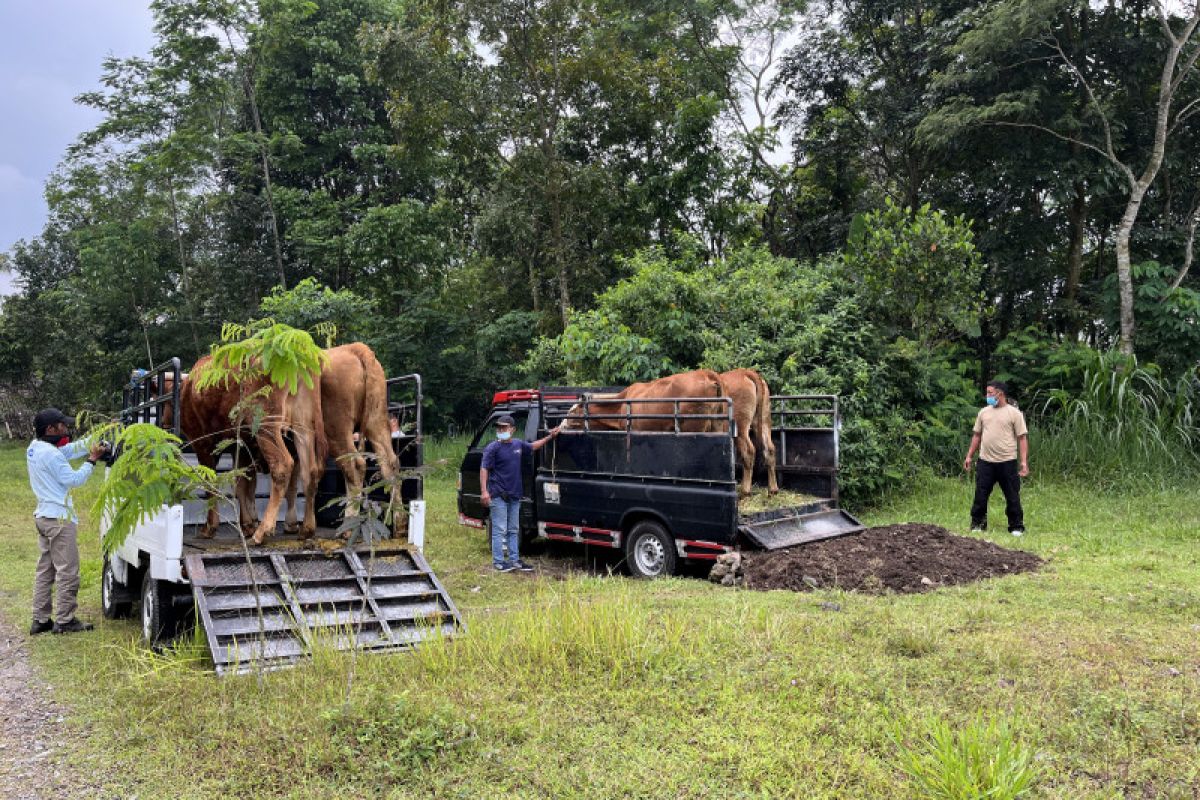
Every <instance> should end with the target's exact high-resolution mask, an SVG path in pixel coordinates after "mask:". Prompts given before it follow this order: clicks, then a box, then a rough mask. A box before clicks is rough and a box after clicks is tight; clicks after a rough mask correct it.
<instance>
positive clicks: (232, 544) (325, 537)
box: [183, 522, 407, 556]
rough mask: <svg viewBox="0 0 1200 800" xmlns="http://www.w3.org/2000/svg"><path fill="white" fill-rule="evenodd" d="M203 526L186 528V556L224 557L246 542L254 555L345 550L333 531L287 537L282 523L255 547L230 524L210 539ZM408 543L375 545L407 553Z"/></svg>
mask: <svg viewBox="0 0 1200 800" xmlns="http://www.w3.org/2000/svg"><path fill="white" fill-rule="evenodd" d="M201 527H202V526H200V525H184V527H183V554H184V555H185V556H186V555H188V554H190V553H224V552H241V551H242V549H243V541H245V546H246V547H248V548H249V549H250V551H251V552H262V551H269V550H326V551H333V550H337V549H339V548H342V547H345V546H346V541H345V540H344V539H342V538H341V537H339V536H338V535H337V531H336V529H334V528H323V527H320V526H318V527H317V535H316V537H315V538H312V539H301V538H300V537H299V535H297V534H295V533H284V530H283V523H282V522H280V523H278V524H277V525H276V528H275V535H274V536H272V537H271V538H269V539H267V540H266V541H265V542H264V543H263V544H261V545H255V544H254V542H252V541H250V540H243V539H242V532H241V529H240V528H238V526H236V525H234V524H233V523H231V522H222V523H221V527H219V528H218V529H217V533H216V535H215V536H213V537H212V538H211V539H205V538H203V537H201V536H200V529H201ZM406 545H407V543H406V542H404V541H402V540H398V539H387V540H384V541H382V542H379V543H378V544H377V545H376V550H379V551H392V550H404V549H405V548H406Z"/></svg>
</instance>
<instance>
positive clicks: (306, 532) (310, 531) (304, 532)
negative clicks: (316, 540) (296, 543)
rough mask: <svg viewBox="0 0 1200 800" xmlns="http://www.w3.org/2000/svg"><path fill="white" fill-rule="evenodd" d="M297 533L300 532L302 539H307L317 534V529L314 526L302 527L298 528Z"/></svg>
mask: <svg viewBox="0 0 1200 800" xmlns="http://www.w3.org/2000/svg"><path fill="white" fill-rule="evenodd" d="M297 533H299V534H300V538H301V539H304V540H306V541H307V540H308V539H311V538H313V537H314V536H316V535H317V531H316V530H315V529H314V528H300V529H298V530H297Z"/></svg>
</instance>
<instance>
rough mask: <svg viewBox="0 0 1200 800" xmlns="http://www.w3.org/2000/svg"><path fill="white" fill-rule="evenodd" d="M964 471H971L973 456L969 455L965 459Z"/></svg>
mask: <svg viewBox="0 0 1200 800" xmlns="http://www.w3.org/2000/svg"><path fill="white" fill-rule="evenodd" d="M963 471H964V472H970V471H971V457H970V456H967V457H966V458H964V459H963Z"/></svg>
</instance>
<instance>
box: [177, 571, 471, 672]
mask: <svg viewBox="0 0 1200 800" xmlns="http://www.w3.org/2000/svg"><path fill="white" fill-rule="evenodd" d="M185 562H186V565H187V572H188V577H189V578H190V579H191V582H192V591H193V594H194V596H195V600H196V613H197V616H198V618H199V619H200V621H201V623H202V624H203V626H204V630H205V633H206V634H207V638H208V645H209V649H210V651H211V652H212V659H213V664H214V665H215V666H216V671H217V674H219V675H224V674H229V673H234V674H238V673H246V672H251V671H254V670H255V669H278V668H280V667H285V666H290V665H292V664H295V663H297V662H299V661H301V660H303V659H306V658H308V657H310V656H311V654H312V651H313V649H314V648H319V647H321V646H322V645H324V646H328V647H331V648H335V649H339V650H345V649H351V648H361V649H362V650H365V651H369V652H384V651H389V650H407V649H410V648H412V647H414V646H416V645H417V644H419V643H421V642H423V641H427V640H430V639H436V638H441V637H449V636H454V635H455V634H457V633H458V632H460V630H461V628H462V619H461V617H460V615H459V612H458V609H457V608H456V607H455V605H454V602H453V601H452V600H451V599H450V595H449V594H447V592H446V590H445V588H444V587H443V586H442V583H441V581H439V580H438V578H437V576H436V575H434V574H433V570H432V569H430V567H429V564H428V563H427V562H426V561H425V558H424V557H423V556H422V555H421V554H420V553H419V552H416V551H413V550H376V551H372V550H370V549H369V548H355V549H350V548H342V549H339V550H336V551H333V552H329V553H325V552H312V551H299V552H297V551H290V552H289V551H263V550H251V551H248V552H245V553H236V552H233V553H219V554H218V553H205V554H189V555H187V556H185Z"/></svg>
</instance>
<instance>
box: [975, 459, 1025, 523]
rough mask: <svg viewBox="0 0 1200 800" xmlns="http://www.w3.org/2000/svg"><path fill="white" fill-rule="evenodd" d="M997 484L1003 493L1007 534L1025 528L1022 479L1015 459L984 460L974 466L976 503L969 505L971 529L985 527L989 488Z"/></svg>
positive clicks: (990, 494)
mask: <svg viewBox="0 0 1200 800" xmlns="http://www.w3.org/2000/svg"><path fill="white" fill-rule="evenodd" d="M997 483H998V484H1000V491H1002V492H1004V500H1005V506H1004V512H1005V513H1006V514H1007V515H1008V529H1009V531H1019V530H1024V529H1025V513H1024V512H1023V511H1022V510H1021V476H1020V475H1018V474H1017V460H1016V459H1013V460H1012V461H984V460H983V459H982V458H981V459H979V461H977V462H976V464H975V502H974V503H972V504H971V527H972V528H984V529H986V528H987V507H988V498H989V497H991V496H992V487H994V486H995V485H996V484H997Z"/></svg>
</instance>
